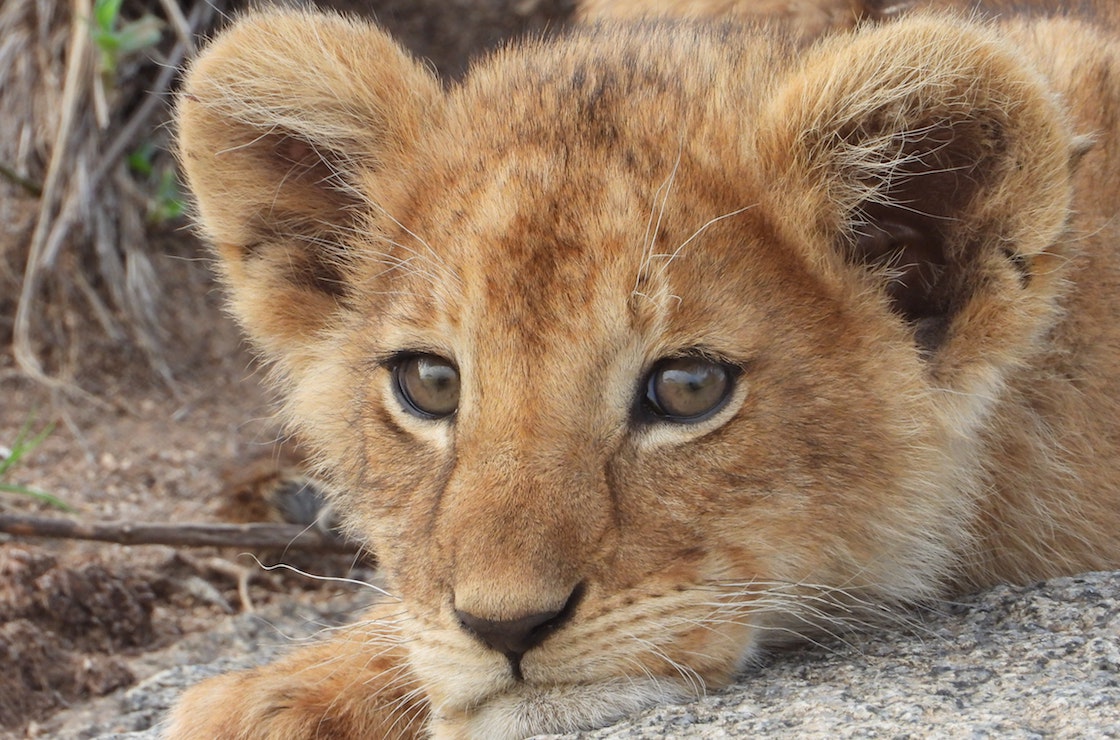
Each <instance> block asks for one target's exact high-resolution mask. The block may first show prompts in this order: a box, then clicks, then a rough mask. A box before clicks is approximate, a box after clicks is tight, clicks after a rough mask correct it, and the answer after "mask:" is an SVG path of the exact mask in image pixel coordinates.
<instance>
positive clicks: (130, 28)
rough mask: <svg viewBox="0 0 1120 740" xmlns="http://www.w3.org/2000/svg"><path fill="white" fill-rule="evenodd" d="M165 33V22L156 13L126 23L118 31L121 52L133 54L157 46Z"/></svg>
mask: <svg viewBox="0 0 1120 740" xmlns="http://www.w3.org/2000/svg"><path fill="white" fill-rule="evenodd" d="M162 35H163V22H162V21H160V19H159V18H156V17H155V16H154V15H146V16H144V17H143V18H141V19H140V20H136V21H132V22H131V23H126V24H125V25H124V26H122V27H121V30H120V31H118V32H117V40H118V42H119V43H120V47H119V48H120V53H121V54H122V55H123V54H132V53H134V52H137V51H142V50H144V49H148V48H150V47H152V46H155V45H156V44H158V43H159V40H160V37H161V36H162Z"/></svg>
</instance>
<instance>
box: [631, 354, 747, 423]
mask: <svg viewBox="0 0 1120 740" xmlns="http://www.w3.org/2000/svg"><path fill="white" fill-rule="evenodd" d="M731 387H732V374H731V370H730V369H729V368H728V367H727V366H726V365H724V364H722V363H718V362H713V361H711V360H707V359H704V358H702V357H671V358H668V359H665V360H662V361H661V362H659V363H658V364H657V365H655V366H654V368H653V371H652V372H651V373H650V375H649V380H648V381H647V383H646V398H645V400H646V405H647V406H648V407H649V409H650V411H652V412H653V414H654V415H655V416H658V417H661V418H663V419H667V420H669V421H676V422H694V421H702V420H703V419H706V418H708V417H709V416H710V415H711V414H713V413H715V412H716V411H718V410H719V409H720V408H722V407H723V404H724V402H725V401H726V400H727V398H728V396H730V395H731Z"/></svg>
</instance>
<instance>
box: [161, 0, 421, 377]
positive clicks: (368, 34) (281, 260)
mask: <svg viewBox="0 0 1120 740" xmlns="http://www.w3.org/2000/svg"><path fill="white" fill-rule="evenodd" d="M442 100H443V93H442V90H441V88H440V84H439V82H438V80H437V79H436V78H435V76H434V75H433V74H431V73H430V72H428V71H427V70H426V69H424V68H423V67H422V66H420V65H419V64H418V63H417V62H416V61H414V60H413V59H412V58H411V57H409V56H408V54H407V53H406V52H405V51H404V50H403V49H401V47H400V46H398V45H397V43H396V42H394V41H393V40H392V39H391V38H390V37H389V36H388V34H386V33H384V32H382V31H380V30H379V29H377V28H375V27H373V26H370V25H368V24H366V23H361V22H358V21H350V20H348V19H345V18H342V17H340V16H337V15H322V14H313V13H308V12H298V11H286V12H277V11H272V12H265V13H260V14H254V15H249V16H247V17H245V18H242V19H241V20H239V21H238V22H237V23H235V24H234V25H233V27H231V28H230V29H228V30H227V31H225V32H224V33H222V34H221V35H219V36H218V37H217V38H216V39H215V40H214V41H213V43H211V44H210V46H209V47H208V48H207V49H206V50H205V51H204V52H203V53H202V54H201V56H199V57H198V58H197V59H196V60H195V61H194V63H193V64H192V65H191V67H190V69H189V71H188V73H187V75H186V80H185V82H184V85H183V91H182V93H181V94H180V97H179V101H178V108H177V123H178V134H179V136H178V149H179V158H180V160H181V163H182V166H183V170H184V172H185V174H186V179H187V182H188V184H189V186H190V189H191V190H192V191H193V192H194V194H195V197H196V199H197V209H198V217H199V221H200V223H201V226H202V229H203V231H204V232H205V233H206V235H207V236H208V237H209V239H210V240H211V242H212V243H213V244H214V246H215V249H216V250H217V253H218V256H219V258H220V269H221V272H222V275H223V277H224V279H225V281H226V283H227V286H228V288H229V290H230V293H231V295H232V305H233V311H234V313H235V314H236V315H237V317H238V319H239V320H240V321H241V322H242V324H243V325H244V326H245V328H246V329H247V330H248V331H249V333H250V335H251V336H252V337H253V338H254V340H255V341H256V342H257V343H258V346H260V347H261V348H262V349H263V350H264V351H265V353H266V354H268V355H269V356H271V357H273V358H278V357H279V358H286V360H287V361H288V362H296V363H298V358H297V357H296V356H293V352H294V351H296V350H297V349H298V347H300V346H305V345H307V344H309V343H308V342H307V341H306V340H307V338H308V337H309V336H310V335H312V334H314V333H315V332H317V331H319V330H322V329H323V328H325V327H327V326H329V325H330V324H331V319H332V317H333V315H334V313H335V311H336V310H337V307H338V305H339V303H340V300H343V299H344V297H345V295H346V293H347V291H348V276H347V265H348V262H349V258H350V256H349V255H348V254H347V253H346V250H345V247H344V246H343V245H344V244H345V243H346V240H345V239H344V238H342V237H343V235H344V234H345V232H346V231H347V230H348V229H351V228H353V227H354V226H355V225H356V223H355V219H356V218H357V217H358V216H357V214H358V213H360V212H361V211H362V210H368V208H369V206H370V204H369V203H368V202H367V199H369V198H373V199H376V197H377V193H376V192H372V193H371V192H368V184H369V182H370V176H371V175H372V176H374V178H376V175H377V173H379V172H386V173H389V174H391V173H392V172H393V171H394V170H395V169H397V168H399V167H400V166H401V164H402V163H403V162H405V161H406V159H407V157H408V154H409V150H410V148H411V147H412V142H414V141H415V140H416V139H417V138H418V137H420V136H421V135H422V132H423V130H424V129H425V128H427V127H428V125H429V124H430V123H431V122H432V121H433V120H434V119H435V118H436V117H437V116H438V114H439V109H440V106H441V103H442ZM361 205H365V206H366V208H365V209H363V208H360V207H358V206H361ZM296 354H298V351H297V352H296Z"/></svg>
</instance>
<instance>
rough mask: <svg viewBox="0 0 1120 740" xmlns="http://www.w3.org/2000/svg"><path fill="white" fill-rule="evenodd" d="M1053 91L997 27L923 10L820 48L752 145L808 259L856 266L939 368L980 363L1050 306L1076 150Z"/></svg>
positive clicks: (1021, 336)
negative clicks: (927, 15) (808, 247)
mask: <svg viewBox="0 0 1120 740" xmlns="http://www.w3.org/2000/svg"><path fill="white" fill-rule="evenodd" d="M1054 100H1055V96H1053V95H1051V94H1050V93H1049V92H1048V90H1047V89H1046V87H1045V84H1044V82H1043V80H1042V78H1041V77H1040V76H1038V75H1037V74H1035V73H1033V72H1032V71H1031V70H1030V69H1029V67H1028V65H1027V63H1026V62H1025V61H1024V60H1023V58H1022V57H1020V56H1018V54H1017V53H1016V52H1015V50H1014V49H1012V48H1010V46H1008V45H1007V44H1006V42H1004V41H1001V40H1000V39H999V38H998V37H997V36H996V32H995V31H992V30H991V29H989V28H986V27H980V26H974V25H970V24H968V23H966V22H963V21H955V20H947V19H936V18H923V17H919V18H915V19H913V20H909V21H904V22H899V23H897V24H890V25H885V26H881V27H877V28H873V29H866V30H863V31H862V32H858V33H856V34H854V35H849V36H843V37H838V38H834V39H831V40H829V41H826V42H824V43H822V44H820V45H818V46H817V47H814V48H813V49H812V50H811V51H810V52H809V54H808V55H807V57H806V59H805V60H804V63H803V64H802V66H801V68H800V69H799V71H798V72H797V73H796V74H795V76H794V77H792V78H791V79H790V80H789V81H788V82H787V83H786V84H785V85H784V86H783V87H779V89H778V92H777V95H776V96H775V97H774V98H773V99H772V101H771V103H770V105H769V107H768V108H767V110H766V111H765V113H764V114H763V120H762V122H761V123H760V125H759V126H758V131H759V132H760V133H759V134H758V140H757V142H756V144H757V146H758V147H759V151H760V154H761V156H760V161H761V162H763V163H765V164H766V165H767V166H768V167H769V168H770V171H769V172H767V173H766V176H767V177H768V178H769V179H768V181H770V182H773V183H775V185H776V187H774V188H773V192H775V193H777V194H778V195H777V196H776V197H777V198H778V200H779V210H780V212H785V213H790V214H797V217H796V218H791V219H789V221H790V224H791V228H794V229H797V230H800V231H801V234H800V236H799V237H798V240H799V241H800V242H803V243H805V244H810V245H816V246H815V247H813V248H814V249H816V250H817V251H816V252H815V253H814V255H813V261H814V262H816V263H817V264H818V265H820V266H821V267H822V269H833V268H829V267H828V265H830V264H831V265H833V266H834V267H835V269H838V270H839V271H840V274H848V273H851V268H852V266H853V265H855V266H856V267H858V268H859V269H858V270H857V273H858V274H861V275H862V276H863V280H864V281H870V282H871V284H872V285H874V286H876V287H877V289H878V290H880V291H881V294H882V295H883V296H884V297H885V299H886V301H887V302H888V305H890V307H891V308H892V309H893V311H894V312H895V313H896V314H897V315H899V316H900V317H901V318H903V319H904V320H905V321H906V322H907V323H908V324H909V325H910V326H911V328H912V330H913V336H914V340H915V343H916V345H917V347H918V349H919V350H920V351H921V352H922V353H923V355H924V356H925V357H926V359H927V360H928V361H929V363H930V365H931V367H932V369H933V371H934V373H935V374H937V373H939V372H940V371H942V370H944V371H945V372H947V373H952V372H957V370H961V369H963V368H967V367H969V366H972V365H975V369H976V370H977V371H978V372H979V373H980V374H983V372H982V369H981V368H980V367H979V365H976V363H979V364H985V363H987V364H988V365H989V367H990V366H991V365H992V364H994V365H997V366H998V365H999V364H1000V363H1011V362H1014V361H1015V360H1016V358H1017V356H1019V355H1021V353H1022V352H1025V351H1028V350H1029V348H1028V345H1029V344H1030V342H1032V341H1034V340H1036V339H1037V336H1038V334H1039V333H1040V332H1041V331H1043V330H1044V328H1045V324H1046V321H1047V318H1048V317H1049V316H1051V315H1052V312H1053V310H1054V306H1053V304H1054V296H1055V294H1056V291H1057V289H1058V288H1057V285H1056V283H1057V278H1056V277H1054V275H1055V274H1056V273H1057V270H1056V269H1054V268H1055V264H1056V262H1057V261H1058V259H1059V256H1057V255H1054V254H1052V252H1053V251H1054V250H1053V246H1054V245H1055V242H1056V241H1057V240H1058V239H1059V238H1060V234H1061V232H1062V230H1063V229H1064V227H1065V224H1066V221H1067V218H1068V213H1069V201H1070V193H1071V185H1070V179H1071V171H1070V161H1071V151H1072V149H1073V147H1074V140H1073V138H1072V136H1071V135H1070V132H1069V131H1068V129H1067V124H1066V121H1065V119H1064V115H1063V114H1062V113H1061V111H1060V110H1059V109H1058V108H1057V106H1056V104H1055V102H1054ZM782 201H784V202H782ZM806 215H807V216H808V218H806ZM953 368H955V369H953ZM974 377H979V375H978V374H974ZM988 377H991V374H990V373H989V374H988Z"/></svg>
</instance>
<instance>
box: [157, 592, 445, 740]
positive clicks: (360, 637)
mask: <svg viewBox="0 0 1120 740" xmlns="http://www.w3.org/2000/svg"><path fill="white" fill-rule="evenodd" d="M406 618H407V617H406V616H405V615H404V610H403V608H402V607H401V606H400V605H399V604H396V603H385V604H379V605H377V606H376V607H374V608H373V609H372V610H370V611H369V612H367V613H366V615H365V618H364V619H363V620H362V621H361V622H359V623H358V624H356V625H352V626H349V627H347V628H345V630H343V631H340V632H339V633H338V634H336V635H334V636H333V637H331V638H330V639H328V640H325V641H323V642H320V643H317V644H315V645H312V646H309V647H306V648H304V649H302V650H297V651H295V652H293V653H291V654H289V655H288V656H286V657H284V658H282V659H281V660H278V661H276V662H275V663H271V664H269V665H266V666H262V667H260V668H254V669H251V670H246V671H238V672H236V673H229V674H224V675H221V676H217V677H215V678H211V679H209V680H207V681H203V682H202V683H201V684H199V685H197V686H195V687H193V688H191V689H189V690H188V691H187V692H186V693H185V694H184V695H183V696H182V697H181V698H180V700H179V702H178V704H177V705H176V707H175V709H174V711H173V712H172V714H171V717H170V720H169V726H168V728H167V732H166V737H167V738H170V739H172V740H188V739H192V740H193V739H197V740H203V739H205V740H214V739H215V738H220V739H222V740H234V739H240V740H249V739H250V738H253V739H257V738H260V739H261V740H264V739H266V738H268V739H272V740H291V739H292V738H310V737H329V738H332V739H334V740H351V739H352V740H358V739H359V738H397V739H400V740H406V739H408V738H418V737H421V736H423V735H424V728H425V724H426V722H427V714H428V712H427V704H426V701H425V699H424V695H423V692H422V691H421V690H420V687H419V685H418V683H417V681H416V680H415V679H414V678H413V676H412V674H411V673H410V672H409V669H408V665H407V662H406V651H405V648H404V645H403V642H402V641H403V637H402V635H401V633H400V628H399V626H397V625H398V624H399V622H400V621H401V620H403V619H406Z"/></svg>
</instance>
